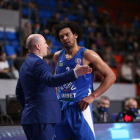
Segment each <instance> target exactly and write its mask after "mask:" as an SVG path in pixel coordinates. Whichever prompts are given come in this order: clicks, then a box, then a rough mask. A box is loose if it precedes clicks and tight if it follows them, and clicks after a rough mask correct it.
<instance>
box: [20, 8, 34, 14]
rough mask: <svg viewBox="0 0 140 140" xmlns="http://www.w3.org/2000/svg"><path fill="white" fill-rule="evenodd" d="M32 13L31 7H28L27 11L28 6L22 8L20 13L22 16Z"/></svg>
mask: <svg viewBox="0 0 140 140" xmlns="http://www.w3.org/2000/svg"><path fill="white" fill-rule="evenodd" d="M28 12H29V13H28ZM32 13H33V11H32V9H29V11H28V8H22V15H23V16H28V14H30V16H31V15H32Z"/></svg>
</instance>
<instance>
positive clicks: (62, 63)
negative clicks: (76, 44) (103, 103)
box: [57, 47, 93, 102]
mask: <svg viewBox="0 0 140 140" xmlns="http://www.w3.org/2000/svg"><path fill="white" fill-rule="evenodd" d="M85 50H86V48H85V47H81V48H80V50H79V51H78V52H77V54H76V55H75V56H74V57H73V58H72V59H70V60H67V59H66V57H65V52H66V49H63V50H62V51H61V52H60V55H59V60H58V65H57V74H60V73H63V72H66V71H67V70H70V69H74V68H75V66H76V65H77V63H78V62H79V60H80V59H81V64H80V65H83V55H84V51H85ZM66 78H67V77H66ZM91 92H93V73H90V74H86V75H83V76H79V77H78V78H77V80H76V81H72V82H69V83H66V84H64V85H62V86H60V87H59V89H58V99H59V100H63V101H72V102H79V101H80V100H81V99H82V98H84V97H87V96H88V95H90V94H91Z"/></svg>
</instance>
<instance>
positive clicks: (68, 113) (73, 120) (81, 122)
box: [53, 105, 95, 140]
mask: <svg viewBox="0 0 140 140" xmlns="http://www.w3.org/2000/svg"><path fill="white" fill-rule="evenodd" d="M61 118H62V119H61V123H59V124H56V125H55V126H54V136H53V140H62V139H72V140H95V133H94V127H93V115H92V105H90V106H88V107H87V109H86V110H84V111H81V110H80V109H79V107H78V106H77V107H75V106H70V107H68V108H66V109H64V110H62V112H61Z"/></svg>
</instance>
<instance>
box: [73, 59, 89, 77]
mask: <svg viewBox="0 0 140 140" xmlns="http://www.w3.org/2000/svg"><path fill="white" fill-rule="evenodd" d="M80 63H81V60H80V61H79V62H78V64H77V65H76V67H75V68H74V70H75V72H76V74H77V76H81V75H84V74H89V73H91V72H92V68H90V67H89V66H86V65H83V66H81V65H80Z"/></svg>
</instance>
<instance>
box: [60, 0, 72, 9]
mask: <svg viewBox="0 0 140 140" xmlns="http://www.w3.org/2000/svg"><path fill="white" fill-rule="evenodd" d="M71 5H72V4H71V3H70V2H65V1H63V2H62V7H67V8H71Z"/></svg>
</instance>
